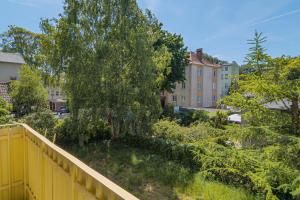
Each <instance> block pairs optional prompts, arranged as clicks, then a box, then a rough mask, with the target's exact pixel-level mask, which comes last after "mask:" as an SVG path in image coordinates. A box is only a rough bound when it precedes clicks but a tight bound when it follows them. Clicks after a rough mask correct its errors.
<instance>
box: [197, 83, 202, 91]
mask: <svg viewBox="0 0 300 200" xmlns="http://www.w3.org/2000/svg"><path fill="white" fill-rule="evenodd" d="M197 89H198V91H201V90H202V84H201V83H197Z"/></svg>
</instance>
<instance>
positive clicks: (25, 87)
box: [10, 65, 48, 117]
mask: <svg viewBox="0 0 300 200" xmlns="http://www.w3.org/2000/svg"><path fill="white" fill-rule="evenodd" d="M10 96H11V98H12V99H13V110H14V111H15V112H16V115H17V116H18V117H20V116H23V115H27V114H29V113H31V112H33V111H37V110H40V109H42V108H46V107H47V105H48V100H47V90H46V89H45V88H44V86H43V84H42V80H41V77H40V73H39V71H38V70H34V69H31V68H30V67H29V66H28V65H24V66H22V68H21V70H20V80H18V81H13V82H12V83H11V92H10Z"/></svg>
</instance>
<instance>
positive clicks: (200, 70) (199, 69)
mask: <svg viewBox="0 0 300 200" xmlns="http://www.w3.org/2000/svg"><path fill="white" fill-rule="evenodd" d="M197 76H202V69H201V68H198V69H197Z"/></svg>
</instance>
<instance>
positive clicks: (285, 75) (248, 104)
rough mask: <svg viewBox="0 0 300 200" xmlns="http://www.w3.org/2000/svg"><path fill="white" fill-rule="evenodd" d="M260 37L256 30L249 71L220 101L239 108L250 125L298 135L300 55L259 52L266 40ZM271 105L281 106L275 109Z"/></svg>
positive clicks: (249, 59) (249, 58)
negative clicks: (250, 69)
mask: <svg viewBox="0 0 300 200" xmlns="http://www.w3.org/2000/svg"><path fill="white" fill-rule="evenodd" d="M259 37H261V34H257V33H255V38H254V41H256V42H255V43H253V45H254V46H253V48H250V54H248V56H247V57H248V62H249V63H247V64H248V66H253V68H252V71H251V73H246V74H242V75H241V77H240V80H239V81H238V82H237V85H236V87H234V88H233V89H232V91H231V93H230V96H228V97H225V98H224V99H223V100H222V101H223V103H225V104H227V105H230V106H234V107H236V108H239V109H241V110H242V112H243V113H244V117H245V119H246V120H247V121H248V123H250V124H253V125H271V126H275V127H277V128H278V127H279V128H285V129H286V128H287V129H288V130H289V131H290V132H291V133H293V134H299V125H300V124H299V117H300V113H299V97H300V96H299V95H300V57H295V58H291V57H279V58H271V57H269V56H267V54H265V53H263V51H262V49H264V48H263V47H262V45H261V44H262V43H263V42H264V41H265V40H266V39H265V38H264V40H258V38H259ZM257 42H258V43H257ZM258 47H259V48H258ZM253 49H260V50H257V51H252V50H253ZM249 55H251V56H249ZM270 105H271V106H270ZM272 105H275V106H277V105H280V106H282V108H280V111H278V110H274V109H273V107H274V106H272ZM280 106H279V107H280Z"/></svg>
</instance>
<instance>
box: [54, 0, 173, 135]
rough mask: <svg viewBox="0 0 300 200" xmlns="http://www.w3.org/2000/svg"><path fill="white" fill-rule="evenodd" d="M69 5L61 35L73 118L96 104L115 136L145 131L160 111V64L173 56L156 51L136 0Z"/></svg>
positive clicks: (96, 111) (96, 112)
mask: <svg viewBox="0 0 300 200" xmlns="http://www.w3.org/2000/svg"><path fill="white" fill-rule="evenodd" d="M64 8H65V10H64V14H63V15H62V18H61V19H60V20H58V21H57V22H56V24H55V26H56V28H57V31H58V32H64V34H60V36H59V37H57V38H56V41H63V42H61V43H59V42H58V43H57V44H59V45H60V47H59V48H58V49H61V52H63V53H64V54H63V56H62V60H64V64H63V66H62V71H64V72H65V74H66V76H65V78H66V92H67V94H68V96H69V98H70V107H71V111H72V119H73V120H74V122H75V123H76V121H78V120H79V118H78V117H79V116H80V113H81V112H82V111H83V110H90V109H91V110H93V112H91V113H92V114H91V115H92V116H91V119H92V118H94V121H97V120H98V118H99V117H101V118H102V119H104V120H105V121H106V122H108V123H109V125H110V127H111V132H112V135H113V137H119V136H120V134H122V133H125V132H131V133H136V134H138V133H144V132H145V131H146V130H147V128H148V127H149V125H150V124H151V122H152V121H153V120H155V119H157V117H158V114H159V112H160V111H159V110H160V107H159V82H160V81H159V78H158V77H159V75H158V73H157V69H158V66H159V65H160V66H162V65H163V64H162V63H166V62H167V59H168V56H166V58H164V57H160V58H158V57H157V54H156V53H155V49H154V42H155V41H156V40H155V38H156V37H157V36H156V33H155V32H154V31H153V29H151V28H150V26H149V25H148V21H147V17H146V16H145V15H144V14H143V13H142V11H141V10H140V9H139V8H138V6H137V3H136V1H134V0H113V1H107V0H101V1H99V0H91V1H73V0H66V1H65V6H64ZM61 37H63V39H62V38H61ZM60 55H62V54H60ZM77 130H78V131H79V130H80V127H78V128H77Z"/></svg>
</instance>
